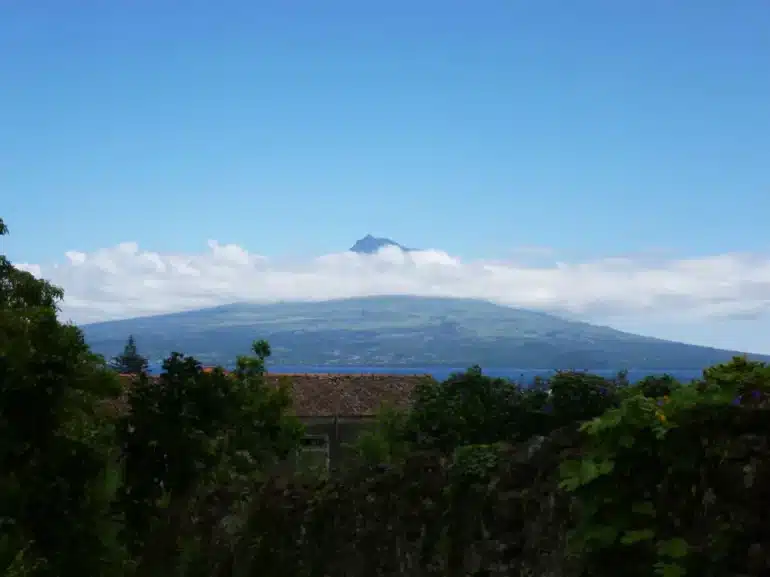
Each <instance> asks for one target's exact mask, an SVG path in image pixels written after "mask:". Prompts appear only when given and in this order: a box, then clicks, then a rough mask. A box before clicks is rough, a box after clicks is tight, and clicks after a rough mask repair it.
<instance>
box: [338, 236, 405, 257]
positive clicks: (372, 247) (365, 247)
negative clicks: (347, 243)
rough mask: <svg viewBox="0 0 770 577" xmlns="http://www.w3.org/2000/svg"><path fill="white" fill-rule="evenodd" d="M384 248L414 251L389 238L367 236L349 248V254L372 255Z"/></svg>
mask: <svg viewBox="0 0 770 577" xmlns="http://www.w3.org/2000/svg"><path fill="white" fill-rule="evenodd" d="M384 246H397V247H398V248H400V249H401V250H403V251H406V252H409V251H412V250H414V249H411V248H406V247H405V246H401V245H400V244H398V243H397V242H396V241H393V240H390V239H389V238H377V237H374V236H372V235H371V234H367V235H366V236H365V237H364V238H361V239H359V240H357V241H356V243H355V244H354V245H353V246H352V247H350V252H357V253H361V254H374V253H376V252H377V251H378V250H380V249H381V248H382V247H384Z"/></svg>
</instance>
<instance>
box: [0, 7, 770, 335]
mask: <svg viewBox="0 0 770 577" xmlns="http://www.w3.org/2000/svg"><path fill="white" fill-rule="evenodd" d="M768 30H770V3H768V2H767V1H766V0H741V2H727V1H725V0H678V1H677V2H670V1H664V0H646V1H637V0H624V1H618V0H581V1H580V2H573V1H568V0H561V1H553V0H538V1H514V0H506V1H503V0H500V1H486V2H468V1H467V0H465V1H460V0H443V1H441V2H439V1H436V0H420V1H419V2H406V1H404V0H392V1H389V2H361V1H352V0H327V1H325V2H286V1H267V0H262V1H259V2H254V1H247V0H231V1H221V2H211V1H208V0H198V1H188V2H171V1H165V0H134V1H131V2H128V1H113V2H96V1H83V2H77V3H75V2H60V1H53V0H47V1H44V0H41V1H38V2H21V1H15V2H14V1H12V2H5V3H3V4H2V7H0V78H3V79H5V80H6V81H5V82H3V88H2V90H0V111H2V112H0V115H1V121H0V127H1V128H0V211H2V212H1V216H2V218H4V219H5V221H6V223H7V224H8V225H9V227H10V229H11V231H12V236H11V237H9V238H7V239H5V240H3V241H2V242H3V245H2V246H3V251H4V252H6V253H7V254H8V255H9V256H10V257H11V258H12V259H13V260H15V261H17V262H27V263H51V262H54V261H61V260H62V259H64V256H63V255H64V253H65V251H71V250H74V251H81V252H83V253H85V254H91V253H93V252H94V251H97V250H98V249H103V248H105V247H114V246H115V245H117V244H118V243H121V242H127V241H131V242H137V243H138V244H139V246H140V247H141V248H142V249H145V250H151V251H157V252H159V253H162V254H180V253H200V252H202V251H205V250H207V248H206V241H207V239H217V240H218V241H219V242H221V243H234V244H236V245H239V246H240V247H244V248H246V249H248V250H250V251H252V252H254V253H258V254H263V255H276V256H296V257H310V256H313V255H320V254H326V253H332V252H337V251H340V250H344V249H346V248H347V247H349V246H350V245H351V244H352V243H353V242H354V241H355V240H356V239H357V238H359V237H361V236H363V235H364V234H365V233H367V232H371V233H374V234H378V235H386V236H389V237H391V238H394V239H396V240H397V241H399V242H401V243H403V244H405V245H408V246H417V247H432V248H438V249H441V250H444V251H446V252H447V253H449V254H451V255H455V256H458V257H462V258H465V259H479V258H493V257H494V258H503V257H506V256H509V255H510V254H511V253H512V252H515V250H516V249H517V247H522V246H529V247H532V246H534V247H549V248H550V249H554V250H555V251H556V252H558V253H559V254H566V255H569V256H570V258H571V259H577V260H587V259H588V260H590V259H597V258H602V257H606V256H612V255H628V254H635V253H649V252H654V253H656V254H658V253H661V252H664V253H666V254H668V255H674V256H676V257H677V258H679V257H681V258H686V257H704V256H708V255H718V254H727V253H737V252H741V253H743V252H746V253H754V254H770V232H768V231H770V229H769V228H768V227H767V211H768V208H770V200H768V199H770V177H769V176H768V167H770V136H768V135H770V104H769V103H770V74H768V71H770V33H768ZM769 286H770V285H769ZM65 288H67V287H66V286H65ZM769 298H770V297H769ZM768 347H769V348H770V342H769V343H768Z"/></svg>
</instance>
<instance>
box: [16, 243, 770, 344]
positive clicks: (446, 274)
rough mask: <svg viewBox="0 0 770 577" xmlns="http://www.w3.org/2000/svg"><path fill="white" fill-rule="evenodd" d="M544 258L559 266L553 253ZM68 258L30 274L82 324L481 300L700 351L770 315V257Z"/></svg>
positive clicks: (211, 252)
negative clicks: (388, 298)
mask: <svg viewBox="0 0 770 577" xmlns="http://www.w3.org/2000/svg"><path fill="white" fill-rule="evenodd" d="M522 252H524V253H531V252H532V250H531V249H525V250H524V251H522ZM537 253H538V255H539V256H541V257H542V256H549V257H550V258H555V257H556V255H555V254H552V253H551V252H550V251H547V250H545V249H538V250H537ZM513 254H514V255H515V254H516V251H514V252H513ZM64 256H65V259H64V260H63V261H62V262H60V263H58V264H53V265H44V264H24V265H20V266H22V267H24V268H26V269H27V270H29V271H31V272H32V273H33V274H35V275H37V276H42V277H44V278H47V279H50V280H52V281H53V282H54V283H55V284H57V285H59V286H61V287H63V288H64V289H65V294H66V296H65V301H64V304H63V307H62V312H63V316H64V317H66V318H71V319H72V320H74V321H76V322H89V321H97V320H107V319H115V318H122V317H131V316H137V315H146V314H154V313H160V312H171V311H179V310H186V309H194V308H200V307H206V306H214V305H218V304H223V303H230V302H236V301H261V302H264V301H273V300H325V299H331V298H338V297H351V296H364V295H375V294H415V295H434V296H439V295H441V296H461V297H475V298H483V299H488V300H492V301H495V302H498V303H502V304H508V305H515V306H521V307H527V308H535V309H540V310H547V311H552V312H557V313H562V314H567V315H570V316H573V317H579V318H585V319H589V320H602V321H604V322H606V323H607V324H610V325H613V326H618V327H620V328H633V329H634V330H641V331H643V332H647V333H650V332H651V330H652V331H653V332H654V333H655V334H656V336H658V335H659V336H663V337H666V336H668V335H672V337H671V338H682V336H681V335H680V333H681V329H682V327H691V328H690V329H687V331H689V334H690V335H691V338H689V339H688V340H690V341H692V342H698V341H699V340H702V339H699V332H703V331H701V330H700V329H699V328H698V327H712V328H713V327H715V326H718V325H715V324H714V323H715V322H716V323H728V322H733V320H735V319H747V318H749V319H756V318H764V315H765V314H766V313H770V257H766V256H758V255H750V254H723V255H716V256H709V257H701V258H687V259H674V258H663V257H661V256H657V257H654V256H649V255H647V256H639V257H634V256H630V257H628V256H627V257H622V258H621V257H616V258H605V259H598V260H591V261H585V262H570V263H567V262H559V261H554V262H551V263H550V264H542V263H540V264H537V265H533V264H524V261H525V260H526V259H524V258H522V259H517V260H509V261H503V262H500V261H497V262H493V261H482V260H478V261H468V262H463V261H461V260H460V259H458V258H455V257H452V256H451V255H448V254H446V253H444V252H441V251H437V250H426V251H419V252H410V253H405V252H402V251H401V250H400V249H398V248H395V247H387V248H385V249H383V250H381V251H380V252H379V253H378V254H376V255H359V254H355V253H350V252H344V253H338V254H329V255H324V256H321V257H318V258H316V259H313V260H311V261H308V262H292V261H281V260H272V259H269V258H266V257H264V256H260V255H256V254H252V253H249V252H248V251H247V250H245V249H244V248H242V247H240V246H237V245H234V244H226V245H222V244H219V243H217V242H216V241H209V243H208V249H207V250H205V251H204V252H202V253H199V254H161V253H156V252H151V251H144V250H141V249H140V247H139V246H138V245H137V243H134V242H127V243H122V244H120V245H117V246H115V247H112V248H105V249H101V250H98V251H95V252H93V253H83V252H78V251H68V252H66V253H65V255H64ZM736 322H737V321H736ZM725 326H727V325H725ZM731 326H733V325H731ZM740 326H741V327H743V329H745V328H746V327H747V326H748V325H746V324H745V321H744V324H742V325H740ZM645 327H650V330H645ZM666 327H668V328H666ZM755 329H756V327H753V329H752V330H753V332H754V333H757V331H756V330H755ZM730 330H734V331H738V332H736V333H735V335H736V336H735V338H734V339H733V338H731V339H728V340H730V342H732V343H733V344H732V345H731V346H736V347H738V348H740V347H741V346H749V345H751V346H753V347H754V348H756V347H761V348H762V349H763V350H770V335H768V337H762V339H764V340H762V339H760V340H757V339H759V337H756V335H755V337H756V338H755V337H752V338H751V339H753V340H751V339H749V337H746V338H743V340H741V338H742V337H741V336H740V334H739V333H740V330H739V329H736V328H733V329H730ZM677 331H679V332H677ZM704 331H705V329H704ZM705 332H708V331H705ZM757 334H758V333H757ZM714 340H715V339H714V338H713V337H712V338H711V339H710V342H713V341H714ZM733 341H734V342H733ZM739 341H740V342H739ZM715 344H721V345H722V346H728V345H727V343H715ZM739 345H740V346H739Z"/></svg>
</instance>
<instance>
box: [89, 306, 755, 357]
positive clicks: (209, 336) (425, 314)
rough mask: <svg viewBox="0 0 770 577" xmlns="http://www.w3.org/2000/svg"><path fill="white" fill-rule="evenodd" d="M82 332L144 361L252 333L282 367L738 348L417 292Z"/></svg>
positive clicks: (207, 312)
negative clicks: (129, 343) (130, 344)
mask: <svg viewBox="0 0 770 577" xmlns="http://www.w3.org/2000/svg"><path fill="white" fill-rule="evenodd" d="M83 330H84V332H85V335H86V339H87V340H88V342H89V343H90V344H91V346H92V347H93V348H94V350H96V351H97V352H100V353H102V354H104V355H106V356H113V355H115V354H117V353H119V352H120V350H121V349H122V347H123V345H124V343H125V340H126V338H127V336H128V335H129V334H133V335H134V336H136V338H137V341H138V342H139V344H140V347H141V349H142V351H143V353H144V354H146V355H148V356H149V357H150V358H151V359H160V358H162V357H164V356H165V355H167V354H168V353H169V352H170V351H172V350H178V351H181V352H185V353H187V354H191V355H194V356H196V357H198V358H199V359H200V360H201V361H203V362H206V363H229V362H231V361H232V360H233V359H234V357H235V355H237V354H242V353H245V352H247V351H248V348H249V345H250V343H251V341H252V340H254V339H257V338H264V339H267V340H268V341H269V342H270V344H271V345H272V347H273V359H272V360H273V363H275V364H283V365H301V364H304V365H330V366H331V365H339V366H362V367H363V366H394V367H395V366H412V367H421V366H469V365H471V364H476V363H477V364H480V365H481V366H484V367H490V368H491V367H517V368H550V369H556V368H575V369H601V368H612V369H620V368H627V369H632V368H638V369H699V368H702V367H705V366H707V365H711V364H714V363H716V362H720V361H723V360H727V359H729V358H730V357H731V356H732V355H734V354H738V353H737V352H735V351H723V350H719V349H712V348H708V347H699V346H695V345H687V344H683V343H676V342H670V341H664V340H659V339H653V338H649V337H642V336H638V335H633V334H629V333H625V332H621V331H617V330H614V329H610V328H607V327H601V326H596V325H591V324H588V323H582V322H576V321H568V320H564V319H562V318H559V317H556V316H553V315H549V314H545V313H539V312H533V311H527V310H522V309H514V308H509V307H504V306H499V305H495V304H492V303H489V302H485V301H479V300H470V299H452V298H430V297H415V296H389V297H365V298H354V299H343V300H333V301H323V302H300V303H297V302H292V303H274V304H232V305H225V306H220V307H215V308H209V309H201V310H196V311H189V312H182V313H174V314H167V315H158V316H152V317H141V318H135V319H127V320H119V321H109V322H104V323H97V324H91V325H85V326H84V327H83ZM757 358H761V357H759V356H757ZM767 360H770V359H767Z"/></svg>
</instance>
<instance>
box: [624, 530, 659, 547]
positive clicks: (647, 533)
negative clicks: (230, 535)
mask: <svg viewBox="0 0 770 577" xmlns="http://www.w3.org/2000/svg"><path fill="white" fill-rule="evenodd" d="M654 538H655V531H653V530H652V529H637V530H634V531H626V532H625V533H624V534H623V536H622V537H621V538H620V542H621V543H623V545H633V544H634V543H639V542H640V541H649V540H650V539H654Z"/></svg>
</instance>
